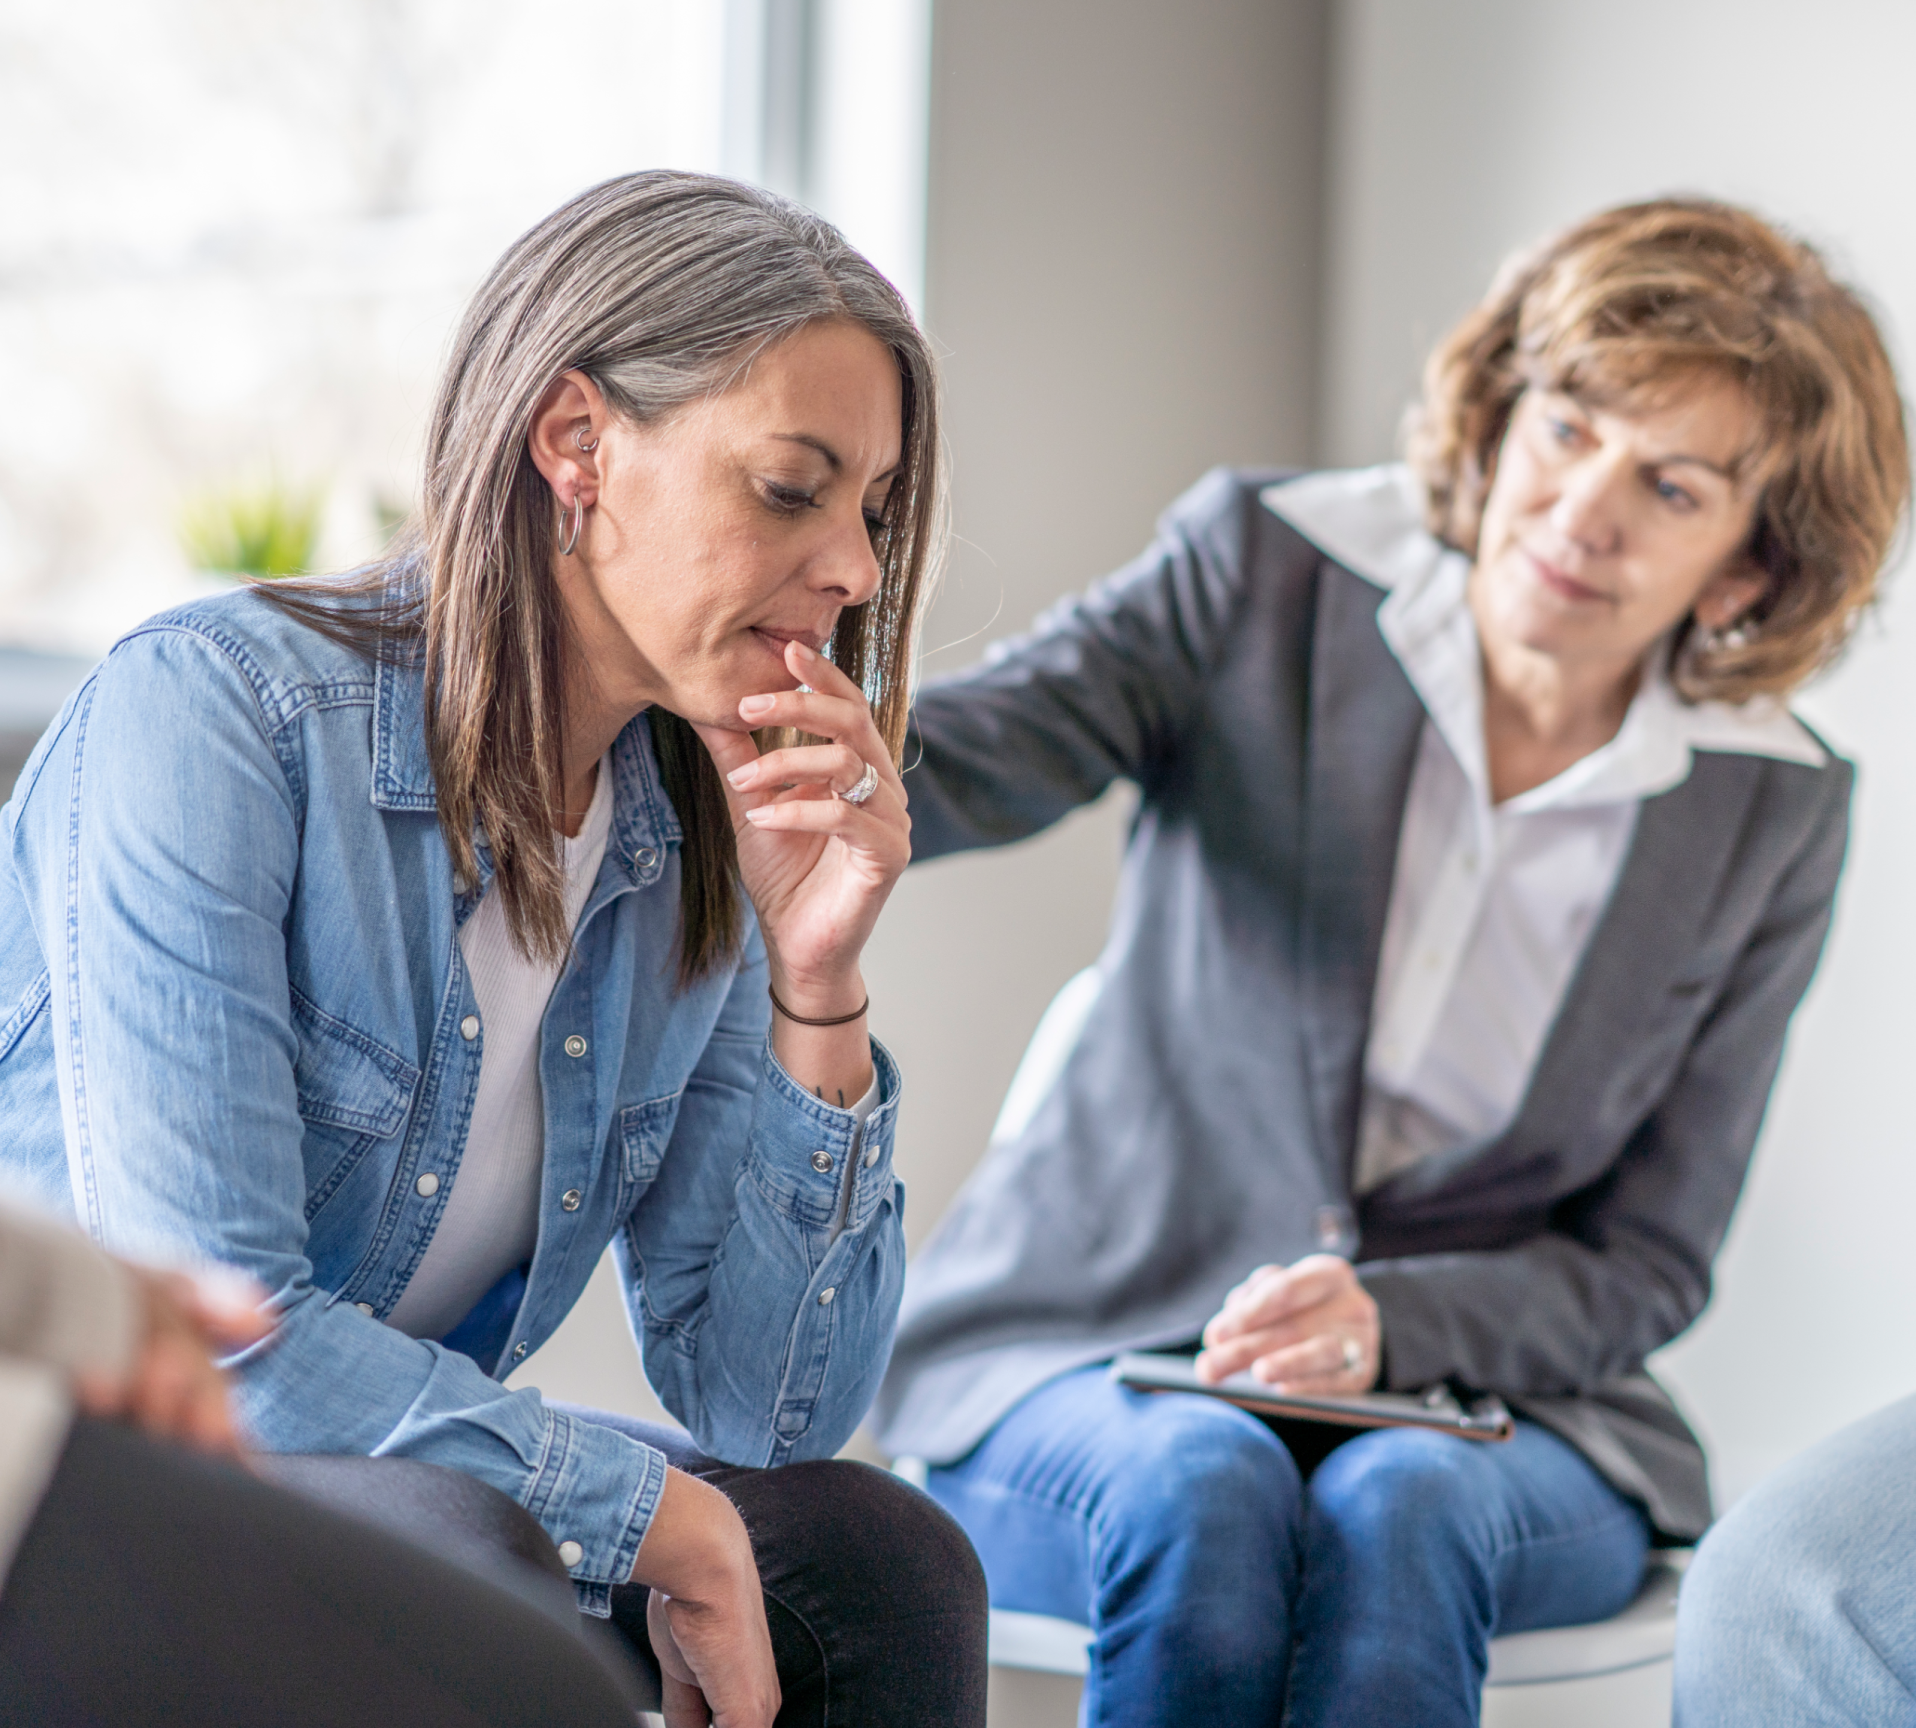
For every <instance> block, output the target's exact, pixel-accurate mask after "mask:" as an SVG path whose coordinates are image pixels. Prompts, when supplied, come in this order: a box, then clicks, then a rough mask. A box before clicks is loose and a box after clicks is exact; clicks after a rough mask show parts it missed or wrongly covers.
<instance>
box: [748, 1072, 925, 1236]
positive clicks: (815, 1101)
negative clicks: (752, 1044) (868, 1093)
mask: <svg viewBox="0 0 1916 1728" xmlns="http://www.w3.org/2000/svg"><path fill="white" fill-rule="evenodd" d="M871 1050H872V1068H873V1070H874V1072H875V1073H876V1075H877V1086H878V1102H877V1104H876V1105H875V1106H874V1107H873V1109H872V1111H871V1113H870V1114H869V1115H868V1116H866V1118H865V1120H864V1122H863V1123H862V1124H861V1123H860V1122H859V1120H858V1116H857V1114H856V1113H855V1112H854V1111H852V1110H848V1109H840V1108H838V1107H837V1106H835V1105H832V1104H827V1103H826V1102H825V1100H824V1099H822V1098H820V1097H817V1096H816V1095H815V1094H813V1093H810V1092H807V1091H806V1090H805V1088H804V1087H802V1086H801V1085H799V1083H798V1082H797V1081H796V1080H794V1079H793V1078H792V1077H791V1075H790V1074H788V1073H786V1071H785V1068H784V1065H783V1064H782V1063H780V1061H779V1059H778V1057H777V1056H776V1055H775V1054H774V1053H773V1050H772V1041H771V1038H770V1036H769V1035H768V1036H767V1038H766V1040H765V1062H764V1070H763V1075H762V1079H761V1083H760V1086H759V1089H758V1096H757V1098H756V1099H755V1100H754V1101H753V1106H752V1129H751V1141H750V1145H751V1171H752V1178H753V1180H754V1181H755V1182H756V1183H757V1185H758V1187H759V1189H760V1191H761V1192H762V1193H763V1194H764V1195H765V1196H766V1198H767V1199H768V1200H769V1201H770V1202H771V1203H772V1204H773V1205H774V1206H775V1207H776V1208H777V1209H778V1210H779V1211H780V1212H781V1213H782V1214H784V1216H786V1217H788V1218H790V1219H791V1220H792V1221H793V1222H794V1223H796V1224H799V1225H801V1226H803V1227H804V1228H806V1229H811V1230H819V1231H824V1232H826V1233H828V1234H829V1235H832V1236H836V1235H837V1234H838V1233H839V1231H841V1230H854V1231H856V1230H862V1229H863V1228H864V1227H865V1225H866V1224H868V1223H869V1222H870V1221H871V1218H872V1215H873V1213H874V1212H876V1211H877V1210H878V1208H879V1207H880V1206H881V1205H883V1204H884V1203H885V1202H886V1201H888V1200H889V1199H890V1198H891V1196H892V1190H893V1177H892V1145H893V1140H894V1137H895V1134H896V1130H897V1125H898V1100H899V1095H900V1093H901V1091H902V1089H903V1081H902V1079H901V1077H900V1074H899V1071H898V1064H897V1062H896V1061H894V1060H893V1058H892V1054H891V1052H890V1051H889V1050H887V1049H886V1048H885V1046H884V1045H883V1044H881V1043H879V1041H878V1040H877V1039H876V1038H874V1039H872V1041H871Z"/></svg>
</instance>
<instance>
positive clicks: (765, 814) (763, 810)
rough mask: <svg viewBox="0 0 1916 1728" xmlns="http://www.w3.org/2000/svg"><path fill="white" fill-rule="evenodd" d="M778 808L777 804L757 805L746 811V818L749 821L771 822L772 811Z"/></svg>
mask: <svg viewBox="0 0 1916 1728" xmlns="http://www.w3.org/2000/svg"><path fill="white" fill-rule="evenodd" d="M777 808H778V806H777V805H776V804H760V805H757V806H756V807H755V808H753V809H750V810H747V811H746V812H745V820H746V821H747V822H769V821H771V819H772V812H773V811H774V810H776V809H777Z"/></svg>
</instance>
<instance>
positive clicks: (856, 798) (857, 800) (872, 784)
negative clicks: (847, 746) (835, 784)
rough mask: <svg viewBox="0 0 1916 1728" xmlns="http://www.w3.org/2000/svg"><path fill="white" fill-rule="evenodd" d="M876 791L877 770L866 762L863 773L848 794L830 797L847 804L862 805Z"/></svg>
mask: <svg viewBox="0 0 1916 1728" xmlns="http://www.w3.org/2000/svg"><path fill="white" fill-rule="evenodd" d="M877 790H878V770H877V769H876V768H874V767H873V766H872V765H871V764H870V763H869V762H867V763H866V764H865V772H864V773H862V774H861V775H859V777H858V784H857V785H856V786H854V787H853V788H852V789H851V790H850V791H849V792H834V793H833V794H832V796H833V797H835V798H842V799H843V800H844V801H845V802H846V803H847V804H862V803H864V802H865V800H866V799H867V798H869V797H870V796H871V795H872V794H873V793H874V792H875V791H877Z"/></svg>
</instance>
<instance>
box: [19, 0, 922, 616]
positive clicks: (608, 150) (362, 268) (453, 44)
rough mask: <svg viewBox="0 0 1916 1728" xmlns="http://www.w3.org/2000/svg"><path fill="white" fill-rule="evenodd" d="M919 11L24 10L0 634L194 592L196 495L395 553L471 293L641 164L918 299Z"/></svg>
mask: <svg viewBox="0 0 1916 1728" xmlns="http://www.w3.org/2000/svg"><path fill="white" fill-rule="evenodd" d="M928 15H929V12H928V0H571V3H570V4H568V5H566V6H565V7H563V8H562V7H560V6H557V5H552V4H529V3H525V0H518V3H512V0H328V4H326V5H324V6H311V5H308V4H303V3H300V0H93V4H91V5H89V6H87V7H85V8H80V9H77V10H76V9H74V8H70V7H52V6H46V7H42V8H40V9H38V11H37V12H32V11H29V9H27V8H23V7H16V8H12V9H10V10H9V13H8V16H7V18H6V20H5V21H4V22H0V209H5V210H6V211H7V212H8V219H7V221H6V223H5V224H4V225H0V400H4V401H5V402H6V403H7V406H8V410H9V411H8V413H7V414H6V415H5V416H4V418H3V419H0V640H10V641H14V642H23V643H28V644H32V645H36V646H40V647H45V648H54V649H63V650H67V651H73V652H87V653H95V652H98V651H100V650H101V649H103V648H104V647H105V646H106V645H107V643H108V642H110V641H111V640H112V638H113V637H114V636H115V635H117V634H118V633H119V632H120V631H121V630H123V629H125V628H126V627H127V626H129V625H130V624H132V623H134V622H136V621H137V620H138V619H139V618H141V617H143V616H145V615H147V614H148V613H150V612H152V611H154V610H156V609H157V608H159V607H161V606H165V605H169V604H172V603H174V602H175V601H177V600H180V599H183V598H186V597H187V596H189V595H191V594H192V593H195V592H199V591H203V590H204V589H205V588H206V587H207V586H208V585H209V583H210V582H212V581H213V580H214V579H212V578H209V577H206V576H204V575H202V574H197V573H195V571H194V570H193V568H192V566H191V563H190V561H189V559H188V557H187V555H186V553H185V552H184V551H183V550H182V547H181V535H180V524H181V521H182V517H183V514H184V513H185V512H187V511H188V510H189V509H190V508H191V507H192V505H193V503H194V501H195V500H196V499H200V500H204V499H205V498H206V497H208V496H209V495H217V494H220V493H222V492H224V493H226V494H227V495H231V494H232V493H233V492H234V491H235V490H237V489H242V488H254V487H259V486H263V485H265V484H267V483H269V482H274V481H277V482H278V483H279V484H281V485H282V486H283V487H285V488H286V489H288V490H289V491H295V492H311V493H312V494H313V495H315V496H316V497H317V498H318V499H319V500H320V503H321V515H320V530H319V537H318V543H317V547H316V553H315V557H314V563H315V564H316V565H317V566H318V567H321V568H330V567H339V566H342V565H345V564H349V563H351V562H354V561H357V560H359V559H361V558H364V557H366V556H367V555H369V554H370V553H371V552H373V551H374V550H376V549H377V547H378V546H379V545H381V544H382V543H383V540H384V537H385V534H386V533H387V531H388V530H389V529H390V527H391V524H392V521H393V519H394V517H395V516H396V515H397V514H400V513H403V512H404V510H405V509H406V508H408V507H409V506H410V503H411V501H412V499H413V496H414V486H415V463H416V459H417V445H418V439H419V435H420V431H421V429H422V425H423V421H424V417H425V412H426V407H427V403H428V401H429V398H430V394H431V390H432V386H433V382H434V379H435V376H436V373H437V370H438V365H439V361H440V357H441V354H442V352H443V350H444V346H445V342H446V339H447V336H448V335H449V333H450V329H451V326H452V323H453V321H454V320H455V319H456V317H457V315H458V312H459V309H460V307H461V305H462V304H463V302H464V300H465V298H466V296H467V295H468V293H469V292H470V291H471V289H472V287H473V286H474V285H475V283H476V282H477V280H478V279H479V277H480V275H481V274H482V273H483V272H484V270H485V269H486V267H487V266H488V265H489V264H490V263H491V262H492V261H493V259H494V258H496V257H497V255H498V254H499V252H500V251H501V250H502V249H503V248H504V246H505V245H506V244H507V243H508V242H509V241H510V240H511V239H512V238H513V237H514V236H515V235H516V234H518V233H519V232H521V231H522V230H523V229H524V228H525V227H526V226H528V225H529V224H530V223H531V222H533V221H535V220H536V219H537V218H538V217H540V216H542V215H543V214H545V213H546V212H547V211H548V210H550V209H551V208H552V207H553V206H554V205H556V204H558V203H559V202H561V201H562V200H563V199H565V198H566V197H568V196H570V195H571V194H572V193H574V192H576V191H578V190H580V189H581V188H583V187H585V186H587V185H590V184H592V183H593V182H594V181H597V180H601V179H604V178H606V177H607V176H609V175H612V174H617V173H623V172H627V171H629V170H631V169H634V168H640V167H648V166H679V167H691V168H702V169H712V170H718V171H722V172H728V173H733V174H737V175H740V176H741V177H743V178H750V179H755V180H758V181H760V182H761V183H764V184H767V185H771V186H774V187H775V188H776V189H778V190H781V191H785V192H787V193H788V194H791V195H794V196H799V197H803V198H805V199H807V201H809V202H811V203H813V204H814V206H815V207H817V208H819V209H820V210H821V211H822V212H823V213H825V214H826V215H828V216H831V217H832V218H833V219H835V220H837V221H839V222H840V225H841V226H843V227H845V228H846V230H847V232H848V233H849V234H850V235H851V237H852V239H853V240H854V242H855V243H857V244H860V245H863V246H864V247H865V248H866V250H868V251H869V252H871V253H872V255H873V256H874V258H875V259H876V260H877V261H878V262H879V264H880V267H881V268H884V269H886V270H887V271H888V272H889V273H890V274H892V275H893V277H894V279H895V280H897V281H899V283H900V285H901V287H903V288H905V289H906V291H907V292H908V293H909V294H911V295H912V296H913V298H914V300H915V299H916V295H917V288H918V280H919V277H920V274H921V268H922V267H921V263H920V257H921V254H922V250H923V240H922V234H923V213H922V212H923V184H924V142H923V135H924V123H925V122H924V111H925V95H924V91H925V86H926V81H927V75H926V67H925V56H926V51H927V36H928Z"/></svg>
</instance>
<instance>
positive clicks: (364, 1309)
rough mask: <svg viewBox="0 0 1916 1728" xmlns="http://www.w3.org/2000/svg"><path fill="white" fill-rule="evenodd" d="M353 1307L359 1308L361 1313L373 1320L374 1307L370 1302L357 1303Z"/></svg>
mask: <svg viewBox="0 0 1916 1728" xmlns="http://www.w3.org/2000/svg"><path fill="white" fill-rule="evenodd" d="M353 1306H354V1307H355V1308H357V1309H358V1310H359V1311H360V1313H362V1314H364V1315H365V1316H366V1317H367V1318H368V1319H371V1318H372V1312H373V1305H372V1304H371V1303H370V1302H355V1303H354V1304H353Z"/></svg>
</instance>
